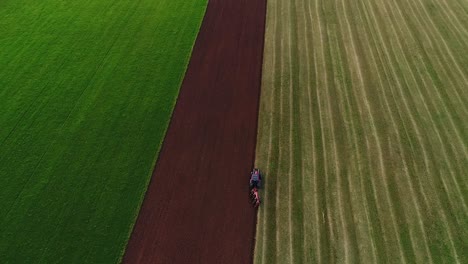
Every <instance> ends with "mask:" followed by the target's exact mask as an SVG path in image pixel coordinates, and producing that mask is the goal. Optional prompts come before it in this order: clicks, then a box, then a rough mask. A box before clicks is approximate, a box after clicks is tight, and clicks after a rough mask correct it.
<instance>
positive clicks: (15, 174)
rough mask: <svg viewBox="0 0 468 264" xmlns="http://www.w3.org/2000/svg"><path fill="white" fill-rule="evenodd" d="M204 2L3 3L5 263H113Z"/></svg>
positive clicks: (0, 170)
mask: <svg viewBox="0 0 468 264" xmlns="http://www.w3.org/2000/svg"><path fill="white" fill-rule="evenodd" d="M205 8H206V0H158V1H155V0H120V1H111V0H100V1H86V0H76V1H59V0H45V1H32V0H6V1H1V2H0V260H1V262H2V263H115V262H118V261H119V260H120V258H121V256H122V254H123V251H124V248H125V245H126V243H127V240H128V237H129V235H130V232H131V230H132V227H133V223H134V220H135V218H136V216H137V214H138V210H139V206H140V204H141V202H142V199H143V196H144V193H145V190H146V187H147V185H148V182H149V179H150V174H151V172H152V169H153V165H154V164H155V161H156V158H157V154H158V151H159V148H160V145H161V143H162V140H163V137H164V134H165V131H166V128H167V126H168V122H169V119H170V116H171V112H172V109H173V107H174V104H175V101H176V98H177V95H178V91H179V87H180V84H181V81H182V78H183V75H184V72H185V69H186V67H187V64H188V61H189V57H190V53H191V50H192V46H193V43H194V41H195V38H196V35H197V32H198V30H199V27H200V24H201V20H202V18H203V15H204V12H205Z"/></svg>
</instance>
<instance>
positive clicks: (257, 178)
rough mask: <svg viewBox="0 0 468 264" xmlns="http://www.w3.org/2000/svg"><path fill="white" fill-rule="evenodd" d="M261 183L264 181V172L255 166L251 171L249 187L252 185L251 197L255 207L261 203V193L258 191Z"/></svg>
mask: <svg viewBox="0 0 468 264" xmlns="http://www.w3.org/2000/svg"><path fill="white" fill-rule="evenodd" d="M261 183H262V174H261V173H260V170H259V169H257V168H254V169H253V170H252V172H251V173H250V181H249V187H250V199H251V202H252V205H253V206H254V207H255V208H257V207H258V206H259V205H260V195H259V193H258V189H260V185H261Z"/></svg>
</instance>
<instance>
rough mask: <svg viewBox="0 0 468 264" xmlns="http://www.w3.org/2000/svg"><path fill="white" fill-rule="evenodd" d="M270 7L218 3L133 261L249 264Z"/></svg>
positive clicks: (248, 0)
mask: <svg viewBox="0 0 468 264" xmlns="http://www.w3.org/2000/svg"><path fill="white" fill-rule="evenodd" d="M265 12H266V4H265V0H211V1H210V2H209V4H208V8H207V12H206V14H205V18H204V21H203V23H202V27H201V30H200V33H199V35H198V38H197V41H196V43H195V47H194V50H193V53H192V58H191V61H190V63H189V67H188V70H187V73H186V76H185V79H184V81H183V84H182V87H181V90H180V94H179V98H178V101H177V104H176V107H175V109H174V113H173V116H172V120H171V123H170V125H169V128H168V131H167V135H166V138H165V141H164V143H163V146H162V149H161V152H160V155H159V159H158V162H157V164H156V167H155V170H154V173H153V176H152V179H151V182H150V185H149V187H148V191H147V193H146V197H145V199H144V202H143V205H142V208H141V211H140V214H139V216H138V218H137V221H136V224H135V227H134V230H133V233H132V236H131V238H130V241H129V244H128V246H127V251H126V253H125V256H124V262H125V263H171V264H177V263H184V264H185V263H203V264H206V263H208V264H209V263H216V264H218V263H235V264H240V263H250V262H251V261H252V247H253V244H254V232H255V217H256V212H255V210H254V209H253V208H252V206H250V204H249V201H248V178H249V171H250V170H251V168H252V166H253V162H254V153H255V144H256V129H257V115H258V104H259V94H260V79H261V66H262V53H263V41H264V30H265V14H266V13H265Z"/></svg>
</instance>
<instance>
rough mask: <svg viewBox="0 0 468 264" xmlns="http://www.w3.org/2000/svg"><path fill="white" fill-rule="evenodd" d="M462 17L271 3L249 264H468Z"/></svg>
mask: <svg viewBox="0 0 468 264" xmlns="http://www.w3.org/2000/svg"><path fill="white" fill-rule="evenodd" d="M467 11H468V2H467V1H462V0H442V1H436V0H415V1H409V0H390V1H386V0H363V1H347V0H332V1H328V0H291V1H289V0H269V1H268V8H267V13H268V14H267V28H266V41H265V53H264V67H263V81H262V95H261V103H260V116H259V131H258V141H257V157H256V166H258V167H260V168H261V169H263V170H264V172H265V182H266V184H265V189H264V190H263V192H262V196H263V198H264V199H263V201H264V202H263V204H262V206H261V208H260V210H259V217H258V226H257V237H256V248H255V257H254V259H255V263H257V264H275V263H278V264H283V263H434V264H435V263H467V262H468V254H467V252H468V247H467V245H468V231H467V230H468V207H467V205H468V178H467V177H466V175H467V172H468V90H467V89H466V87H467V85H468V53H467V52H466V51H467V50H468V44H467V43H468V16H467Z"/></svg>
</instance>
